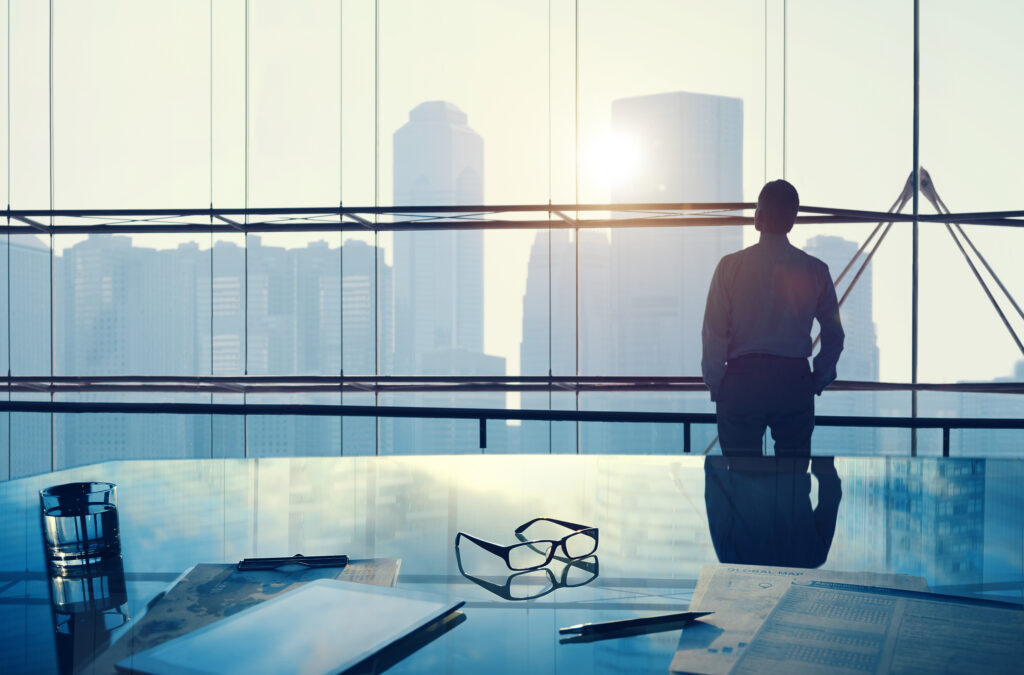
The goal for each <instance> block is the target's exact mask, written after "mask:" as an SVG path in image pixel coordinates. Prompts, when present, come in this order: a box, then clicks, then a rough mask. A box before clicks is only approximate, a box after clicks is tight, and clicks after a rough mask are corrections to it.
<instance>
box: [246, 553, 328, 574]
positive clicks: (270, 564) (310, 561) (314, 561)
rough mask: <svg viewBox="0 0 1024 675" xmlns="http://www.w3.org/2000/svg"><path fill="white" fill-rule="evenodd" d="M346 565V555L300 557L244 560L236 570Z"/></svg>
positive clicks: (299, 555)
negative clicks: (288, 566) (286, 566)
mask: <svg viewBox="0 0 1024 675" xmlns="http://www.w3.org/2000/svg"><path fill="white" fill-rule="evenodd" d="M347 564H348V556H347V555H302V554H301V553H298V554H296V555H293V556H291V557H281V558H245V559H243V560H240V561H239V562H238V566H237V567H238V569H239V570H241V571H246V570H272V569H276V568H278V567H283V566H285V565H302V566H304V567H344V566H345V565H347Z"/></svg>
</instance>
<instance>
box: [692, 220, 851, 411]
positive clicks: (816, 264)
mask: <svg viewBox="0 0 1024 675" xmlns="http://www.w3.org/2000/svg"><path fill="white" fill-rule="evenodd" d="M814 319H817V320H818V323H819V324H820V326H821V350H820V351H819V352H818V355H817V356H815V357H814V362H813V374H814V383H815V391H816V392H817V393H818V394H820V393H821V392H822V390H823V389H824V388H825V387H827V386H828V385H829V384H831V383H832V381H833V380H835V379H836V363H837V362H838V361H839V353H840V352H842V351H843V339H844V337H845V334H844V333H843V326H842V323H841V322H840V320H839V303H838V301H837V300H836V289H835V286H834V285H833V283H832V277H831V275H830V274H829V271H828V265H826V264H825V263H823V262H822V261H820V260H818V259H817V258H815V257H814V256H812V255H809V254H807V253H804V252H803V251H801V250H800V249H798V248H796V247H795V246H793V245H792V244H790V243H789V239H788V238H787V237H786V235H784V234H770V233H767V232H762V233H761V240H760V241H759V242H758V243H757V244H754V245H753V246H750V247H748V248H745V249H743V250H742V251H737V252H736V253H730V254H729V255H727V256H725V257H723V258H722V259H721V260H720V261H719V263H718V267H717V268H715V274H714V276H713V277H712V279H711V287H710V288H709V289H708V301H707V307H706V308H705V310H704V329H703V331H702V337H703V342H704V357H703V359H702V360H701V371H702V373H703V375H704V382H705V383H706V384H707V385H708V389H710V390H711V400H713V401H715V400H718V392H719V389H720V387H721V385H722V379H723V378H724V377H725V366H726V363H727V362H728V361H729V359H734V358H736V357H738V356H742V355H744V354H772V355H775V356H789V357H798V358H801V357H802V358H808V357H810V355H811V324H812V321H813V320H814Z"/></svg>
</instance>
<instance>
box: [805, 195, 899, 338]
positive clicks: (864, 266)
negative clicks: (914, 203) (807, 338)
mask: <svg viewBox="0 0 1024 675" xmlns="http://www.w3.org/2000/svg"><path fill="white" fill-rule="evenodd" d="M912 179H913V175H911V177H910V178H908V179H907V183H906V185H904V187H903V192H902V193H901V194H900V196H899V197H898V198H897V199H896V201H895V202H893V203H892V206H890V207H889V212H890V213H899V212H900V211H902V210H903V207H905V206H906V205H907V202H908V201H910V197H911V196H910V194H909V190H908V188H909V189H913V184H912V182H911V181H912ZM893 222H894V221H891V220H890V221H888V222H886V223H879V224H878V225H876V226H875V229H874V230H872V232H871V234H870V235H869V236H868V238H867V239H866V240H865V241H864V244H863V245H861V247H860V250H858V251H857V253H856V254H855V255H854V256H853V258H852V259H851V260H850V263H849V264H848V265H847V266H846V269H844V270H843V274H840V275H839V278H837V279H836V281H835V285H836V286H838V285H839V282H840V281H841V280H842V277H843V275H845V274H846V272H847V270H849V268H850V266H851V265H853V262H854V261H855V260H856V259H857V257H858V256H859V255H860V254H861V252H862V251H863V250H864V248H865V247H866V246H867V245H868V242H870V241H871V239H872V237H874V236H875V232H877V231H878V229H879V228H881V227H883V226H884V227H885V229H883V230H882V234H881V235H880V236H879V237H878V239H877V240H876V241H875V244H874V246H872V248H871V252H870V253H868V255H867V257H866V258H865V259H864V261H863V262H862V263H861V265H860V267H859V268H858V269H857V273H856V274H855V275H854V277H853V279H852V280H851V281H850V285H849V286H847V287H846V290H845V291H844V292H843V295H842V297H841V298H840V299H839V307H842V306H843V303H844V302H846V298H848V297H849V295H850V291H852V290H853V287H854V286H855V285H856V284H857V281H858V280H859V279H860V277H861V275H863V274H864V270H866V269H867V267H868V265H869V264H870V263H871V259H872V258H874V257H875V252H876V251H877V250H878V247H879V246H880V245H881V244H882V242H883V241H884V240H885V237H886V235H888V234H889V230H890V229H892V224H893ZM819 342H821V331H820V330H819V332H818V335H816V336H815V337H814V342H812V343H811V351H812V352H813V351H814V348H815V347H817V346H818V343H819Z"/></svg>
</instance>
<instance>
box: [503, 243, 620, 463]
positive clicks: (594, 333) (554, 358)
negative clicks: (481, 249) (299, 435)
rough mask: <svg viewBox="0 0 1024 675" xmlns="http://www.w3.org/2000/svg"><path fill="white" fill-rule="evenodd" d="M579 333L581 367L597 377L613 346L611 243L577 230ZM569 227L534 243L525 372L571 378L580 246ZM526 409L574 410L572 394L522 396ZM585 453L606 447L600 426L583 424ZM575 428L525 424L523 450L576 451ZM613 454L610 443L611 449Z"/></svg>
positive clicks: (526, 297)
mask: <svg viewBox="0 0 1024 675" xmlns="http://www.w3.org/2000/svg"><path fill="white" fill-rule="evenodd" d="M579 238H580V239H579V242H580V251H579V266H580V286H581V288H580V298H579V314H580V316H579V330H580V340H579V347H580V370H581V372H585V373H589V374H596V373H599V372H600V367H601V365H602V363H604V359H606V358H607V354H608V353H609V351H610V346H609V341H610V338H611V326H610V325H609V322H608V318H609V317H608V310H607V302H608V295H609V283H610V281H611V276H610V273H609V256H610V248H609V243H608V237H607V235H606V234H604V233H603V232H594V231H587V230H582V231H580V232H579ZM575 246H576V244H575V242H574V241H573V240H572V239H570V233H569V232H568V231H567V230H562V229H558V230H552V231H551V232H550V234H549V233H548V232H546V231H540V232H538V233H537V234H536V236H535V237H534V240H533V246H531V247H530V258H529V265H528V268H527V275H526V292H525V293H524V294H523V339H522V342H521V343H520V347H519V363H520V369H521V371H522V374H523V375H547V374H548V373H549V372H550V373H551V374H552V375H574V374H575V373H576V326H577V323H576V270H575V268H576V265H575V260H576V251H575ZM521 401H522V407H523V408H526V409H542V410H543V409H547V408H551V409H565V408H575V405H576V402H575V396H574V395H573V394H570V393H556V394H551V395H549V394H536V393H532V394H531V393H524V394H522V398H521ZM580 432H581V434H582V437H583V438H584V439H587V441H588V442H587V450H588V451H590V452H602V451H605V450H606V449H605V448H604V447H603V446H602V445H601V444H602V442H603V438H604V436H603V425H584V426H583V427H581V429H580ZM575 434H576V425H575V424H572V423H566V422H561V423H549V422H523V423H522V426H521V428H520V437H519V441H520V447H521V451H522V452H575V450H576V435H575ZM607 451H609V452H614V449H613V448H609V449H607Z"/></svg>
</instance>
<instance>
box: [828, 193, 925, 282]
mask: <svg viewBox="0 0 1024 675" xmlns="http://www.w3.org/2000/svg"><path fill="white" fill-rule="evenodd" d="M912 179H913V176H910V177H908V178H907V182H906V183H905V184H904V186H903V192H901V193H900V196H899V197H897V198H896V201H894V202H893V203H892V205H891V206H890V207H889V208H888V212H889V213H899V212H901V211H902V210H903V207H904V206H906V205H907V202H908V201H910V191H911V190H913V189H914V186H913V183H912V182H911V181H912ZM889 224H892V221H889ZM883 225H884V223H881V222H880V223H878V225H875V229H873V230H871V234H869V235H868V238H867V239H865V240H864V243H863V244H861V246H860V248H859V249H857V252H856V253H855V254H854V255H853V257H852V258H850V262H848V263H846V267H844V268H843V271H842V272H840V273H839V276H838V277H836V280H835V285H836V286H839V282H841V281H842V280H843V277H845V276H846V273H847V272H849V271H850V268H851V267H853V263H854V262H855V261H856V260H857V258H858V257H859V256H860V255H861V254H862V253H863V252H864V249H865V248H867V246H868V244H869V243H870V242H871V240H872V239H873V238H874V236H875V234H876V233H877V232H878V231H879V230H880V229H881V228H882V226H883Z"/></svg>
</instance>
